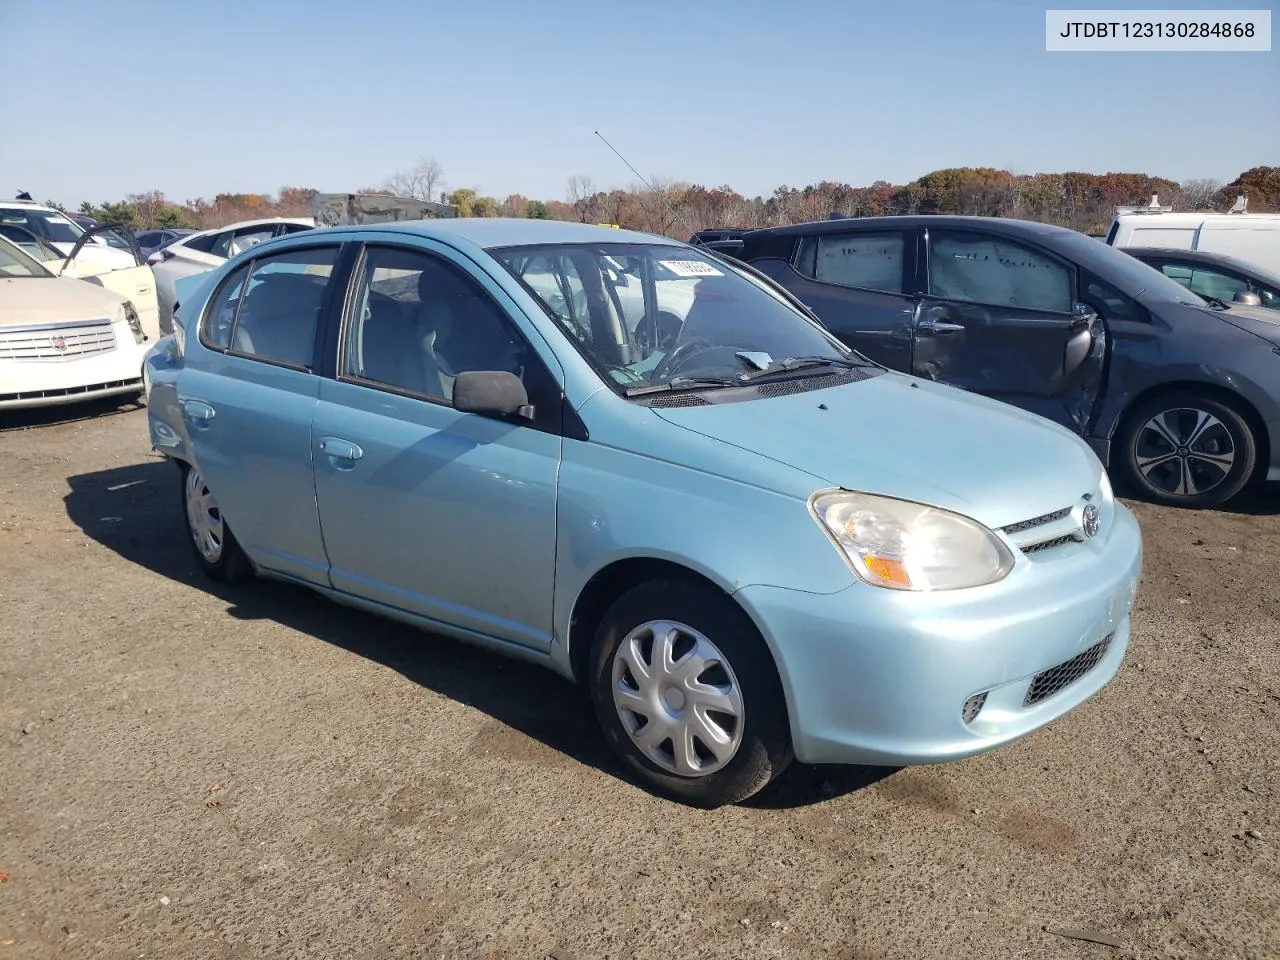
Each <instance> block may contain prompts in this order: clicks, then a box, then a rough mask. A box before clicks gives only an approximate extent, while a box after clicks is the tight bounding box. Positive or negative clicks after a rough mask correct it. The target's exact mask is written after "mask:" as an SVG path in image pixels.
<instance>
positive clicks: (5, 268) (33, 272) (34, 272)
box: [0, 237, 53, 278]
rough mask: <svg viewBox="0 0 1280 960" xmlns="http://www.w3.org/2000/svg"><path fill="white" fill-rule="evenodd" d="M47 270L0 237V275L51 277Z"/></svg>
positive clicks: (9, 276)
mask: <svg viewBox="0 0 1280 960" xmlns="http://www.w3.org/2000/svg"><path fill="white" fill-rule="evenodd" d="M51 276H53V274H51V273H50V272H49V271H48V270H46V269H45V268H44V267H42V266H41V265H40V264H39V263H37V262H36V261H35V260H33V259H31V258H30V257H29V256H27V255H26V254H25V253H23V252H22V251H21V250H20V249H18V247H17V246H16V245H14V244H12V243H10V242H9V241H8V240H6V239H4V238H3V237H0V277H4V278H12V277H51Z"/></svg>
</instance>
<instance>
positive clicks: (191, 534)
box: [182, 464, 253, 583]
mask: <svg viewBox="0 0 1280 960" xmlns="http://www.w3.org/2000/svg"><path fill="white" fill-rule="evenodd" d="M182 513H183V516H184V517H185V518H186V523H187V534H188V536H187V541H188V542H189V543H190V544H191V548H192V550H193V551H194V552H195V555H196V561H197V562H198V563H199V564H200V569H201V570H203V571H204V573H205V575H206V576H207V577H209V578H210V579H212V580H217V581H219V582H221V583H232V582H234V581H236V580H241V579H244V578H245V577H247V576H249V575H250V574H251V573H252V572H253V569H252V566H251V565H250V563H249V558H248V557H246V556H245V555H244V551H243V550H241V549H240V544H239V543H237V542H236V538H235V534H233V533H232V532H231V527H229V526H228V525H227V522H226V520H225V519H224V518H223V516H222V510H221V509H220V508H219V507H218V503H217V501H216V500H214V498H213V494H212V493H211V492H210V490H209V485H208V484H207V483H206V482H205V479H204V475H203V474H201V472H200V468H199V467H194V466H190V465H186V464H184V465H183V467H182Z"/></svg>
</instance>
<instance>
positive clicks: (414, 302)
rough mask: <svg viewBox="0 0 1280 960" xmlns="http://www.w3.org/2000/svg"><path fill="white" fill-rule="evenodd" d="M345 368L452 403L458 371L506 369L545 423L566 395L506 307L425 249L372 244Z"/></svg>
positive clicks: (362, 376) (349, 373)
mask: <svg viewBox="0 0 1280 960" xmlns="http://www.w3.org/2000/svg"><path fill="white" fill-rule="evenodd" d="M569 309H572V308H569ZM340 370H341V373H342V375H343V376H346V377H352V378H355V379H358V380H363V381H366V382H371V383H375V384H380V385H383V386H387V387H392V388H394V389H396V390H398V391H404V392H407V393H411V394H416V395H419V396H423V397H428V398H431V399H433V400H438V401H443V402H446V403H449V402H452V397H453V382H454V380H455V378H456V377H457V376H458V374H460V373H464V372H468V371H475V370H485V371H490V370H501V371H505V372H507V373H513V374H515V375H516V376H518V377H520V378H521V379H522V380H523V381H524V384H525V389H526V391H527V392H528V394H529V399H530V402H531V403H533V404H534V406H535V409H538V410H539V419H540V420H541V419H542V415H543V414H544V413H551V412H552V411H553V409H554V408H555V400H556V399H558V390H557V389H556V388H555V387H554V383H553V382H552V381H551V378H550V374H549V373H547V371H546V368H545V367H544V366H543V365H542V363H541V361H540V360H539V359H538V358H537V357H536V356H535V355H534V353H533V350H532V349H531V348H530V347H529V344H528V342H527V341H526V340H525V339H524V337H523V336H522V335H521V334H520V333H519V331H517V330H516V329H515V328H514V327H513V326H512V324H511V322H510V320H509V319H508V318H507V316H506V315H505V314H504V313H503V311H502V310H501V309H500V308H499V307H498V305H497V304H496V303H494V302H493V300H492V299H490V297H489V296H488V295H487V294H485V293H484V291H483V290H481V289H480V288H479V287H478V285H477V284H476V283H475V282H474V281H473V280H471V279H470V278H469V277H467V276H466V275H465V274H464V273H463V272H462V271H461V270H460V269H459V268H457V267H455V266H453V265H452V264H449V263H446V262H445V261H444V260H442V259H441V258H439V257H436V256H433V255H431V254H429V253H424V252H422V251H419V250H405V249H397V248H395V247H370V248H368V250H367V252H366V255H365V258H364V263H363V266H362V268H361V270H360V279H359V285H358V287H357V288H356V295H355V299H354V307H353V311H352V315H351V319H350V320H349V322H348V324H347V331H346V336H345V342H344V345H343V351H342V358H341V365H340Z"/></svg>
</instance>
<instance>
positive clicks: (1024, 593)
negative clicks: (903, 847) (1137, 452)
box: [736, 503, 1142, 766]
mask: <svg viewBox="0 0 1280 960" xmlns="http://www.w3.org/2000/svg"><path fill="white" fill-rule="evenodd" d="M1109 527H1110V533H1109V535H1106V536H1105V538H1098V540H1096V541H1086V542H1084V543H1078V544H1075V545H1073V546H1071V547H1066V548H1063V549H1062V550H1061V551H1047V552H1046V553H1045V554H1043V555H1037V557H1036V558H1035V559H1032V558H1030V557H1026V556H1023V557H1019V562H1018V564H1017V565H1016V566H1015V570H1014V572H1013V573H1011V574H1010V575H1009V576H1008V577H1007V578H1006V579H1005V580H1004V581H1001V582H1000V583H998V584H994V585H992V586H990V587H982V588H978V589H974V590H964V591H954V592H940V593H934V594H929V593H906V592H899V591H891V590H884V589H881V588H878V587H871V586H867V585H864V584H861V583H858V584H855V585H854V586H851V587H848V588H847V589H845V590H842V591H840V592H838V593H834V594H809V593H802V592H800V591H795V590H786V589H783V588H779V587H767V586H751V587H746V588H744V589H742V590H740V591H738V592H737V594H736V596H737V598H738V599H739V601H740V602H741V603H742V604H743V606H744V607H745V608H746V609H747V611H748V612H749V613H750V614H751V616H752V617H753V618H754V619H755V621H756V623H757V625H759V626H760V628H761V630H762V632H763V633H764V635H765V639H766V641H767V642H768V643H769V645H770V647H771V648H772V650H773V653H774V657H775V660H776V661H777V664H778V668H779V673H780V675H781V678H782V683H783V687H784V690H785V692H786V695H787V708H788V713H789V716H790V720H791V731H792V739H793V742H794V747H795V753H796V757H797V759H799V760H800V761H802V762H805V763H862V764H872V765H884V766H906V765H911V764H923V763H941V762H944V761H948V760H957V759H960V758H963V757H968V756H973V755H975V754H978V753H983V752H985V751H987V750H991V749H993V748H994V747H998V746H1000V745H1001V744H1004V743H1008V742H1009V741H1011V740H1016V739H1018V738H1019V737H1023V736H1025V735H1027V734H1029V733H1031V732H1032V731H1034V730H1037V729H1039V728H1040V727H1042V726H1044V725H1045V724H1047V723H1049V722H1050V721H1052V720H1055V719H1056V718H1058V717H1060V716H1062V715H1063V714H1065V713H1068V712H1069V711H1071V710H1073V709H1074V708H1075V707H1077V706H1079V705H1080V704H1081V703H1082V702H1084V701H1085V700H1087V699H1088V698H1089V697H1090V696H1092V695H1093V694H1094V693H1096V692H1097V691H1098V690H1100V689H1101V688H1102V687H1104V686H1105V685H1106V684H1107V683H1108V682H1109V681H1110V680H1111V678H1112V677H1114V676H1115V674H1116V671H1117V670H1118V669H1119V668H1120V663H1121V661H1122V660H1123V659H1124V653H1125V650H1126V648H1127V647H1128V643H1129V619H1130V611H1131V608H1132V605H1133V600H1134V597H1135V595H1136V593H1137V587H1138V580H1139V577H1140V573H1141V567H1142V538H1141V533H1140V531H1139V529H1138V524H1137V521H1136V520H1135V519H1134V518H1133V515H1132V514H1130V513H1129V511H1128V510H1127V509H1125V508H1124V507H1123V506H1122V505H1120V504H1119V503H1116V504H1115V505H1114V510H1113V512H1112V513H1111V522H1110V524H1109ZM1104 539H1105V542H1102V541H1104ZM1055 554H1057V555H1055ZM1108 638H1109V640H1108ZM1104 640H1107V643H1106V646H1105V647H1100V646H1099V644H1101V643H1102V642H1103V641H1104ZM1053 668H1061V669H1059V670H1058V671H1056V672H1054V673H1048V671H1051V670H1053ZM1037 677H1039V680H1038V681H1037ZM1064 680H1065V681H1067V682H1066V683H1063V682H1062V681H1064ZM1033 682H1034V683H1035V687H1034V689H1033ZM1046 690H1048V691H1049V694H1048V695H1045V691H1046ZM984 693H985V694H986V697H985V700H984V701H983V703H982V706H981V709H980V710H979V711H978V712H977V715H976V716H973V717H971V718H970V719H969V721H968V722H966V718H965V716H964V712H965V704H966V702H967V701H970V698H973V697H977V696H979V695H981V694H984Z"/></svg>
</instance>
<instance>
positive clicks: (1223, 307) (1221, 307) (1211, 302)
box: [1200, 293, 1231, 310]
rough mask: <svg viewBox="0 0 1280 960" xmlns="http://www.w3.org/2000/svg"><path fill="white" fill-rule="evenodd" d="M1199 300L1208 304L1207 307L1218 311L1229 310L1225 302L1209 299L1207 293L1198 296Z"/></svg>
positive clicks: (1215, 298)
mask: <svg viewBox="0 0 1280 960" xmlns="http://www.w3.org/2000/svg"><path fill="white" fill-rule="evenodd" d="M1200 299H1201V300H1204V301H1205V302H1206V303H1208V304H1209V306H1211V307H1216V308H1217V309H1219V310H1230V309H1231V305H1230V304H1228V303H1227V302H1226V301H1225V300H1219V299H1218V298H1217V297H1211V296H1209V295H1208V294H1207V293H1202V294H1200Z"/></svg>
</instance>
